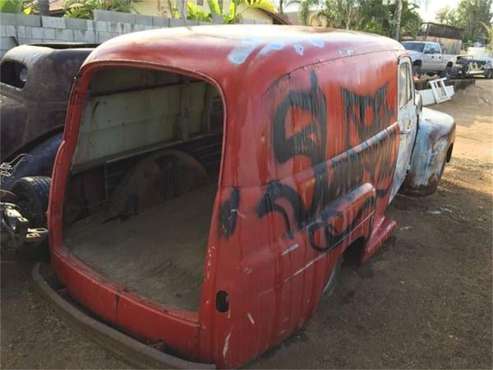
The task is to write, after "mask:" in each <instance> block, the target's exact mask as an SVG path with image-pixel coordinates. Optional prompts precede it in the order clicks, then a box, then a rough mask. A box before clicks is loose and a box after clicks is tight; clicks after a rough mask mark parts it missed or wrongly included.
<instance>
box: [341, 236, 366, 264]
mask: <svg viewBox="0 0 493 370" xmlns="http://www.w3.org/2000/svg"><path fill="white" fill-rule="evenodd" d="M364 248H365V238H363V237H361V238H358V239H356V240H355V241H353V242H352V243H351V244H350V245H349V246H348V247H347V248H346V250H345V251H344V253H343V259H344V262H343V263H344V265H345V266H357V265H359V264H360V263H361V258H362V257H363V251H364Z"/></svg>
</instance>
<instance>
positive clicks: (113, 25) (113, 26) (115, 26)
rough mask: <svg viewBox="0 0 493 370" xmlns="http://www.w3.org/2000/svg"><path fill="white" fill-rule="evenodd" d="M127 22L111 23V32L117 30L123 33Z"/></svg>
mask: <svg viewBox="0 0 493 370" xmlns="http://www.w3.org/2000/svg"><path fill="white" fill-rule="evenodd" d="M124 25H125V23H121V22H117V23H113V22H112V23H110V30H109V31H110V32H117V33H119V34H120V33H123V29H124Z"/></svg>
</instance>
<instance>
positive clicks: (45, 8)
mask: <svg viewBox="0 0 493 370" xmlns="http://www.w3.org/2000/svg"><path fill="white" fill-rule="evenodd" d="M38 5H39V14H41V15H50V2H49V0H38Z"/></svg>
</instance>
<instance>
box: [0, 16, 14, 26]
mask: <svg viewBox="0 0 493 370" xmlns="http://www.w3.org/2000/svg"><path fill="white" fill-rule="evenodd" d="M0 24H2V25H6V24H11V25H14V26H15V25H17V14H13V13H0Z"/></svg>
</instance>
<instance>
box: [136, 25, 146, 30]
mask: <svg viewBox="0 0 493 370" xmlns="http://www.w3.org/2000/svg"><path fill="white" fill-rule="evenodd" d="M144 30H145V26H144V25H143V24H134V31H144Z"/></svg>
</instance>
